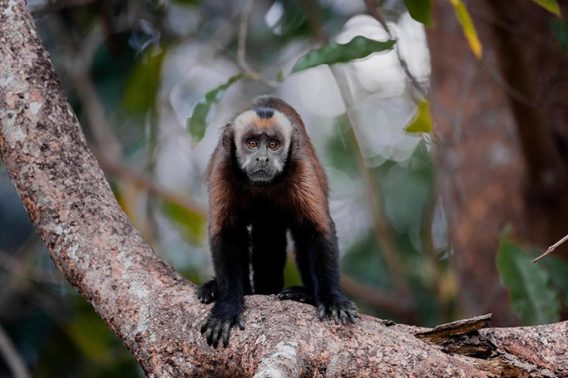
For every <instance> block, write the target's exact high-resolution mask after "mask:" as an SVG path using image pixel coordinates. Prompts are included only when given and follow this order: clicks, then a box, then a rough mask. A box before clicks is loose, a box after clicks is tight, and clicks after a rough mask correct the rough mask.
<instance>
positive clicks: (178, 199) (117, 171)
mask: <svg viewBox="0 0 568 378" xmlns="http://www.w3.org/2000/svg"><path fill="white" fill-rule="evenodd" d="M97 160H98V161H99V163H100V164H101V166H102V168H103V169H104V171H105V172H107V173H109V174H111V175H113V176H117V177H120V178H121V179H123V180H127V181H129V182H131V183H133V184H134V185H136V186H140V187H143V188H144V189H146V190H147V191H148V193H150V194H152V195H154V196H157V197H160V198H162V199H163V200H165V201H167V202H171V203H173V204H175V205H177V206H180V207H182V208H184V209H185V210H187V211H190V212H192V213H196V214H199V215H201V216H206V215H207V210H206V209H205V208H203V206H201V205H200V204H199V203H197V202H196V201H194V200H192V198H191V197H190V196H189V195H187V194H184V195H183V196H182V195H181V194H178V193H175V192H173V191H171V190H169V189H167V188H165V187H164V186H162V185H160V184H158V183H156V182H155V181H154V180H152V178H151V177H148V176H146V175H144V174H140V173H136V172H134V171H132V169H131V168H130V167H128V166H126V165H124V164H121V163H119V162H117V161H113V160H110V159H108V158H106V157H105V156H104V154H97Z"/></svg>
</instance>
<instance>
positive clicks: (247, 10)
mask: <svg viewBox="0 0 568 378" xmlns="http://www.w3.org/2000/svg"><path fill="white" fill-rule="evenodd" d="M253 9H254V0H245V4H244V5H243V11H242V13H241V22H240V25H239V38H238V41H237V45H238V50H237V61H238V63H239V66H240V67H241V68H242V69H243V71H253V70H252V69H251V68H250V66H249V65H248V63H247V58H246V51H247V37H248V23H249V20H250V16H251V14H252V11H253Z"/></svg>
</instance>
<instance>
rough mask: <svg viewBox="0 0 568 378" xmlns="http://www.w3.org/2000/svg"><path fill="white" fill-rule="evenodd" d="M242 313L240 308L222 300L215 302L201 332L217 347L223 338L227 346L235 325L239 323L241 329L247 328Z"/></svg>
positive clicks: (208, 342)
mask: <svg viewBox="0 0 568 378" xmlns="http://www.w3.org/2000/svg"><path fill="white" fill-rule="evenodd" d="M241 314H242V310H240V309H238V308H235V307H233V306H230V305H227V304H225V303H222V302H217V303H215V305H214V306H213V309H212V310H211V313H210V314H209V316H208V317H207V319H206V320H205V322H204V323H203V325H202V326H201V333H202V334H203V335H204V336H205V337H206V338H207V344H209V345H212V346H213V347H214V348H217V345H218V344H219V341H220V340H223V346H224V347H226V346H227V345H228V344H229V337H230V336H231V328H232V327H233V326H235V325H238V326H239V328H240V329H245V325H244V323H243V320H242V319H241Z"/></svg>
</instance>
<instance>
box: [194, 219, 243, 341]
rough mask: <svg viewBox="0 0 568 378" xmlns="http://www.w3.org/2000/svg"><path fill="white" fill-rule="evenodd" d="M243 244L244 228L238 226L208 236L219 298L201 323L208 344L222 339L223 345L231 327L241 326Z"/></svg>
mask: <svg viewBox="0 0 568 378" xmlns="http://www.w3.org/2000/svg"><path fill="white" fill-rule="evenodd" d="M246 248H247V231H246V228H244V227H241V226H226V227H224V228H222V229H221V230H220V231H219V232H218V233H217V234H216V235H212V237H211V252H212V256H213V266H214V268H215V277H216V278H215V279H216V283H217V289H218V292H217V295H218V298H217V299H216V302H215V304H214V305H213V308H212V309H211V312H210V313H209V316H208V317H207V320H206V321H205V323H204V324H203V326H202V327H201V333H203V334H204V335H205V337H207V342H208V343H209V345H213V346H215V347H217V345H218V343H219V340H221V339H222V340H223V345H224V346H227V344H228V342H229V336H230V332H231V328H232V327H233V326H234V325H236V324H237V325H239V327H240V328H241V329H243V328H244V326H243V323H242V320H241V314H242V312H243V308H244V288H243V280H244V275H245V272H244V271H243V269H242V267H243V265H244V264H242V259H243V258H245V257H246Z"/></svg>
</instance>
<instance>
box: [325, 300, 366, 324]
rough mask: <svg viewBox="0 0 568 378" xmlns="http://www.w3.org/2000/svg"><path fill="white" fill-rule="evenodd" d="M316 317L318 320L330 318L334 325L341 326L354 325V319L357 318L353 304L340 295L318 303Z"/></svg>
mask: <svg viewBox="0 0 568 378" xmlns="http://www.w3.org/2000/svg"><path fill="white" fill-rule="evenodd" d="M318 315H319V318H320V320H323V319H324V318H326V317H327V316H330V317H331V318H332V319H333V320H335V322H336V323H341V324H347V322H350V323H355V319H356V318H358V317H359V314H358V313H357V307H356V306H355V304H353V302H351V301H350V300H349V299H347V298H345V296H344V295H343V294H341V293H339V294H336V295H334V296H333V297H332V298H331V299H328V300H326V301H323V302H322V303H319V304H318Z"/></svg>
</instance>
